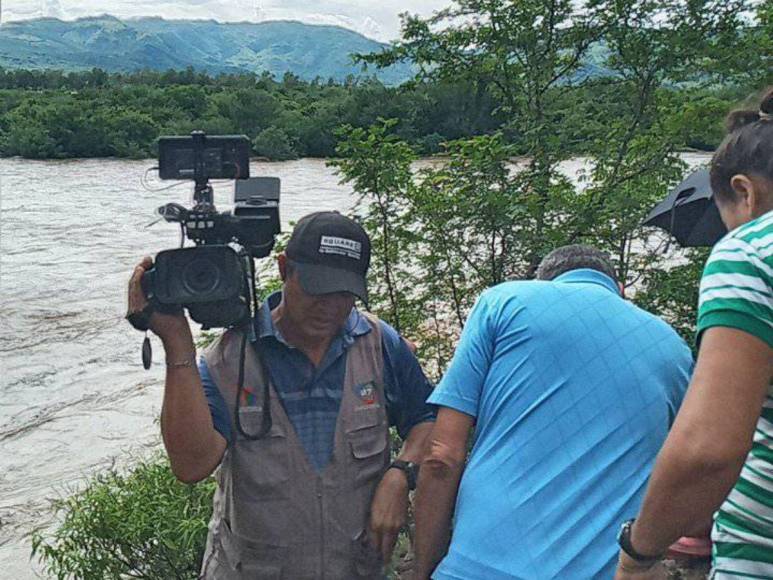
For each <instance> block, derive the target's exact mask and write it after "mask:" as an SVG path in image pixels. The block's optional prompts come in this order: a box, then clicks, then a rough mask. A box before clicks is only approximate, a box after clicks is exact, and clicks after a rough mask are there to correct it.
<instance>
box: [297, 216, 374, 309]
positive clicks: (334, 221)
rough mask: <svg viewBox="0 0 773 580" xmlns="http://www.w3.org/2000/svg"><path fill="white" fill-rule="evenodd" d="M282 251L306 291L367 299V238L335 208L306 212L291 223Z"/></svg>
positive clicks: (358, 226)
mask: <svg viewBox="0 0 773 580" xmlns="http://www.w3.org/2000/svg"><path fill="white" fill-rule="evenodd" d="M285 255H286V256H287V258H288V259H290V260H292V262H293V263H294V264H295V265H296V267H297V268H296V269H297V271H298V278H299V280H300V283H301V288H303V290H304V292H306V293H307V294H312V295H317V294H331V293H333V292H349V293H351V294H354V295H355V296H357V297H358V298H360V299H362V301H363V302H365V304H367V303H368V286H367V282H366V278H365V276H366V274H367V272H368V266H370V239H369V238H368V234H367V233H365V230H364V229H362V226H360V225H359V224H358V223H357V222H355V221H353V220H351V219H349V218H348V217H345V216H343V215H341V214H340V213H338V212H337V211H320V212H316V213H311V214H309V215H306V216H304V217H302V218H301V219H300V220H299V221H298V223H297V224H296V225H295V228H294V229H293V233H292V235H291V236H290V241H289V242H288V243H287V248H286V249H285Z"/></svg>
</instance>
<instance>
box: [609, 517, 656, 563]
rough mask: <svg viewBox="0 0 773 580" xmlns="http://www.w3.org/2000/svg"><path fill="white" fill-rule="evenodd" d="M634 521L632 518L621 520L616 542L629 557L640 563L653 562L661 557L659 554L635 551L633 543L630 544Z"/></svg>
mask: <svg viewBox="0 0 773 580" xmlns="http://www.w3.org/2000/svg"><path fill="white" fill-rule="evenodd" d="M635 521H636V520H635V519H633V520H628V521H626V522H623V525H622V526H620V532H618V534H617V543H618V545H619V546H620V549H621V550H623V552H625V553H626V554H628V556H629V557H631V558H632V559H634V560H636V561H637V562H641V563H642V564H650V563H652V564H654V563H655V562H657V561H658V560H660V559H661V558H662V555H660V554H659V555H657V556H651V555H647V554H642V553H640V552H637V551H636V550H635V549H634V547H633V544H631V529H633V522H635Z"/></svg>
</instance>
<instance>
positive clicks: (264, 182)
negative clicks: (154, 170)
mask: <svg viewBox="0 0 773 580" xmlns="http://www.w3.org/2000/svg"><path fill="white" fill-rule="evenodd" d="M159 176H160V177H161V179H192V180H193V181H194V192H193V199H194V206H193V207H192V208H191V209H188V208H186V207H184V206H182V205H179V204H175V203H169V204H166V205H164V206H162V207H160V208H158V213H159V214H160V215H161V216H162V217H163V218H164V219H165V220H166V221H168V222H176V223H179V224H180V227H181V229H182V233H183V241H184V240H185V238H186V237H187V238H188V239H190V240H192V241H193V242H194V243H195V244H196V247H190V248H178V249H174V250H165V251H163V252H160V253H159V254H158V256H156V260H155V264H154V267H153V268H152V269H151V270H149V271H148V272H146V273H145V274H144V275H143V278H142V287H143V290H144V291H145V295H146V297H147V298H148V300H149V301H150V302H151V304H152V305H154V306H157V307H158V309H159V310H161V311H166V312H173V311H175V310H179V308H180V306H182V307H185V308H187V309H188V312H189V314H190V315H191V318H193V320H195V321H196V322H198V323H200V324H201V325H202V326H203V327H204V328H214V327H230V326H235V325H237V324H239V323H241V322H244V321H245V320H246V319H247V318H248V317H249V314H250V304H251V303H252V302H253V300H254V286H255V280H254V264H253V262H252V260H253V259H254V258H263V257H266V256H268V255H269V254H270V253H271V249H272V248H273V247H274V238H275V236H276V234H278V233H279V232H280V222H279V189H280V183H279V179H278V178H275V177H257V178H252V179H249V140H247V138H246V137H244V136H235V135H224V136H207V135H205V134H204V133H202V132H200V131H194V132H193V133H192V134H191V136H190V137H161V138H160V139H159ZM214 178H217V179H220V178H232V179H236V180H237V181H236V186H235V195H234V198H235V205H234V210H233V212H219V211H217V210H216V208H215V205H214V201H213V197H214V192H213V189H212V186H211V184H210V183H209V180H210V179H214Z"/></svg>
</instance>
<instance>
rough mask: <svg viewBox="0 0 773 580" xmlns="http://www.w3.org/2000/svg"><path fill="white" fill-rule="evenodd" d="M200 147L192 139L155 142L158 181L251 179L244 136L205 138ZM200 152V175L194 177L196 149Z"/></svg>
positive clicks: (246, 142)
mask: <svg viewBox="0 0 773 580" xmlns="http://www.w3.org/2000/svg"><path fill="white" fill-rule="evenodd" d="M199 143H203V145H199V144H197V143H196V142H195V141H194V138H193V137H161V138H159V140H158V176H159V177H160V178H161V179H194V178H196V177H199V178H200V179H246V178H248V177H249V176H250V141H249V139H247V137H245V136H244V135H215V136H206V137H205V138H204V139H203V140H200V141H199ZM197 147H199V148H200V152H201V167H200V175H198V176H197V175H196V167H195V165H196V154H197V151H196V148H197Z"/></svg>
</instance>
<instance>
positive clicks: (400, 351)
mask: <svg viewBox="0 0 773 580" xmlns="http://www.w3.org/2000/svg"><path fill="white" fill-rule="evenodd" d="M381 335H382V343H381V344H382V349H383V353H384V391H385V395H386V404H387V415H388V417H389V424H390V425H392V426H394V427H397V432H398V433H399V435H400V437H401V438H403V439H405V438H406V437H407V436H408V433H410V431H411V429H413V427H414V426H415V425H418V424H419V423H423V422H425V421H434V420H435V415H436V410H435V407H434V405H431V404H429V403H427V397H428V396H429V394H430V393H431V392H432V383H430V381H429V380H428V379H427V377H426V376H425V375H424V371H422V370H421V366H420V365H419V361H418V360H417V359H416V356H415V355H414V354H413V353H412V352H411V349H410V348H408V344H407V343H406V342H405V340H403V339H402V338H401V337H400V335H399V334H398V333H397V331H396V330H395V329H394V328H392V327H391V326H390V325H388V324H387V323H386V322H383V321H381Z"/></svg>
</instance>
